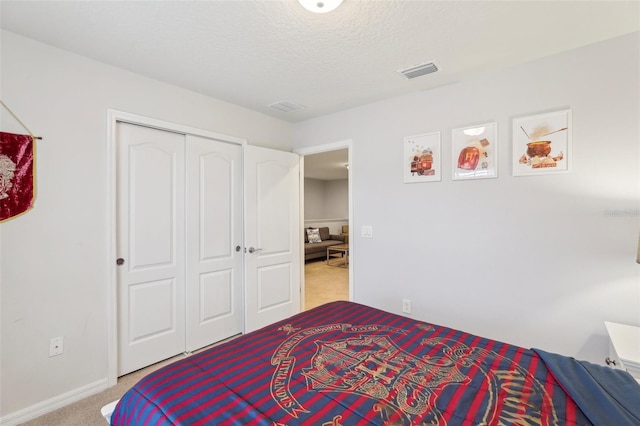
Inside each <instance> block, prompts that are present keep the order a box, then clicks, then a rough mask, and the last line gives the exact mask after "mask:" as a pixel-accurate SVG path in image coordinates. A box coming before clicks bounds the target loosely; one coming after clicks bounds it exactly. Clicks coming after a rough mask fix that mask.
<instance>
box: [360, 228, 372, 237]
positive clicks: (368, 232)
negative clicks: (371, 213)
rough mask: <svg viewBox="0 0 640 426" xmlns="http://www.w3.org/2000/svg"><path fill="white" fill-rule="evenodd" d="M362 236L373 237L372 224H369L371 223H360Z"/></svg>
mask: <svg viewBox="0 0 640 426" xmlns="http://www.w3.org/2000/svg"><path fill="white" fill-rule="evenodd" d="M362 237H363V238H373V226H371V225H362Z"/></svg>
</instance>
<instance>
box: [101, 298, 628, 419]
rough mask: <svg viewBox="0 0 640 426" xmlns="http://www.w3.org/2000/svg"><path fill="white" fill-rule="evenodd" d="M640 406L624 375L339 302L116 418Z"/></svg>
mask: <svg viewBox="0 0 640 426" xmlns="http://www.w3.org/2000/svg"><path fill="white" fill-rule="evenodd" d="M590 369H593V371H595V373H594V372H593V371H591V370H590ZM574 370H575V371H574ZM585 372H586V373H585ZM565 376H568V378H567V377H565ZM581 376H585V377H581ZM598 376H602V377H598ZM559 377H561V378H562V381H560V380H559ZM594 377H598V379H597V380H595V379H594ZM578 378H580V380H578ZM585 378H586V382H585V381H584V380H585ZM565 382H568V383H565ZM600 382H602V383H600ZM594 383H597V384H596V385H594ZM572 388H576V389H572ZM574 394H575V395H574ZM581 394H582V395H581ZM585 400H586V402H585ZM581 404H582V405H581ZM634 405H635V407H634ZM639 410H640V385H639V384H638V383H637V382H636V381H635V380H634V379H633V378H632V377H631V376H630V375H629V374H628V373H626V372H624V371H619V370H613V369H608V368H606V367H601V366H596V365H593V364H589V363H581V362H578V361H576V360H573V359H572V358H567V357H562V356H559V355H555V354H551V353H547V352H544V351H540V350H531V349H525V348H521V347H517V346H514V345H510V344H507V343H501V342H498V341H495V340H491V339H487V338H482V337H479V336H474V335H472V334H469V333H465V332H463V331H459V330H454V329H451V328H447V327H443V326H438V325H434V324H429V323H426V322H421V321H416V320H414V319H411V318H407V317H403V316H399V315H395V314H391V313H388V312H384V311H381V310H378V309H374V308H371V307H367V306H364V305H360V304H357V303H353V302H333V303H329V304H326V305H323V306H320V307H317V308H314V309H312V310H309V311H306V312H303V313H300V314H298V315H295V316H293V317H291V318H288V319H286V320H283V321H280V322H278V323H275V324H272V325H270V326H267V327H265V328H262V329H260V330H257V331H255V332H253V333H249V334H246V335H243V336H240V337H238V338H236V339H234V340H232V341H230V342H227V343H224V344H221V345H219V346H216V347H213V348H210V349H207V350H204V351H202V352H199V353H196V354H193V355H191V356H189V357H187V358H184V359H182V360H180V361H177V362H175V363H172V364H170V365H167V366H165V367H163V368H161V369H159V370H157V371H155V372H153V373H151V374H150V375H148V376H146V377H145V378H143V379H142V380H140V381H139V382H138V383H137V384H136V385H135V386H134V387H133V388H131V389H130V390H129V391H128V392H127V393H126V394H125V395H124V396H123V397H122V398H121V399H120V401H119V402H117V404H116V406H115V410H114V411H113V414H112V415H111V417H110V421H111V424H112V425H127V426H130V425H151V424H153V425H274V426H276V425H278V426H279V425H299V424H301V425H336V426H337V425H355V424H358V425H360V424H371V425H416V424H420V425H498V424H504V425H530V424H531V425H533V424H544V425H565V424H566V425H590V424H596V425H597V424H607V425H617V426H621V425H626V424H629V425H638V424H640V413H639ZM594 412H595V413H594ZM603 419H605V421H606V423H601V422H602V421H603Z"/></svg>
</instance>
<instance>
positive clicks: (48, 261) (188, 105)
mask: <svg viewBox="0 0 640 426" xmlns="http://www.w3.org/2000/svg"><path fill="white" fill-rule="evenodd" d="M1 36H2V40H1V43H2V44H1V49H0V51H1V55H2V56H1V59H2V61H1V62H2V63H1V67H2V68H1V70H0V71H1V76H2V86H1V89H2V94H1V96H2V100H3V101H4V102H5V103H7V104H8V105H9V106H10V107H11V108H12V110H13V111H14V112H15V113H16V114H17V115H18V116H19V117H20V118H21V119H22V121H24V122H25V124H27V125H28V126H29V127H30V129H31V130H32V131H33V132H35V133H37V134H38V135H41V136H42V137H44V139H43V140H42V141H38V142H37V144H36V145H37V156H36V161H37V198H36V202H35V208H34V210H32V211H31V212H29V213H28V214H26V215H24V216H21V217H19V218H17V219H14V220H11V221H8V222H5V223H3V224H1V225H0V251H1V253H0V289H1V292H2V300H1V306H0V308H1V309H0V310H1V323H2V324H1V331H0V340H1V341H2V345H1V348H2V349H1V351H0V357H1V360H0V375H1V377H2V380H1V383H2V384H1V389H0V395H1V398H0V401H1V402H0V403H1V406H0V415H1V416H7V415H8V414H11V413H15V412H18V411H19V410H24V409H27V408H28V407H33V406H37V407H39V405H38V404H46V403H47V401H49V402H50V401H52V400H55V398H58V397H62V396H64V397H69V395H68V393H70V392H71V393H73V392H78V391H82V390H83V389H85V390H86V389H87V388H92V387H96V386H99V385H100V384H102V383H105V382H106V377H107V319H108V307H107V281H106V279H107V278H106V277H107V273H106V271H107V265H106V263H105V262H106V260H107V249H108V247H107V235H106V224H107V219H108V212H107V195H106V187H107V185H106V181H107V151H106V146H107V141H106V138H107V109H116V110H120V111H126V112H130V113H134V114H138V115H143V116H148V117H152V118H157V119H161V120H166V121H170V122H175V123H179V124H183V125H186V126H191V127H196V128H200V129H205V130H210V131H214V132H217V133H222V134H226V135H231V136H236V137H240V138H245V139H248V141H249V143H250V144H252V145H260V146H265V147H270V148H277V149H282V150H287V151H289V150H291V141H290V125H289V124H288V123H285V122H283V121H280V120H276V119H273V118H270V117H267V116H265V115H262V114H258V113H255V112H251V111H248V110H246V109H243V108H240V107H238V106H234V105H231V104H227V103H224V102H221V101H218V100H215V99H212V98H208V97H205V96H202V95H199V94H196V93H193V92H189V91H186V90H183V89H179V88H176V87H172V86H168V85H166V84H162V83H159V82H157V81H154V80H150V79H146V78H143V77H141V76H138V75H135V74H132V73H129V72H125V71H122V70H119V69H116V68H113V67H109V66H105V65H103V64H100V63H97V62H95V61H91V60H89V59H86V58H82V57H79V56H76V55H73V54H70V53H68V52H65V51H62V50H58V49H54V48H51V47H49V46H46V45H44V44H41V43H37V42H34V41H31V40H29V39H25V38H23V37H20V36H18V35H15V34H12V33H9V32H6V31H3V32H2V34H1ZM2 130H3V131H9V132H15V133H24V132H25V131H24V129H22V128H20V126H19V125H18V124H17V123H16V122H15V121H14V120H13V119H12V118H11V117H10V116H9V115H8V114H6V112H5V111H2ZM58 336H64V354H63V355H61V356H57V357H52V358H49V357H48V351H49V339H50V338H52V337H58Z"/></svg>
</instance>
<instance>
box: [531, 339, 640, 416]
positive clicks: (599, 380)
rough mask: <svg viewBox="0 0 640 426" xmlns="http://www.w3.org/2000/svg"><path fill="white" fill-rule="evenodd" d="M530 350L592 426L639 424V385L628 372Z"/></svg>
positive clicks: (539, 350)
mask: <svg viewBox="0 0 640 426" xmlns="http://www.w3.org/2000/svg"><path fill="white" fill-rule="evenodd" d="M533 351H535V352H536V353H537V354H538V355H539V356H540V358H542V361H543V362H544V363H545V365H546V366H547V368H548V369H549V370H550V371H551V373H552V374H553V376H554V377H555V378H556V380H557V381H558V382H559V383H560V385H561V386H562V387H563V388H564V390H565V392H567V393H568V394H569V395H570V396H571V398H572V399H573V400H574V401H575V402H576V404H577V405H578V407H580V409H581V410H582V412H584V414H585V415H586V416H587V417H588V418H589V420H590V421H591V422H592V423H593V424H594V425H596V426H600V425H602V426H609V425H616V426H624V425H630V426H638V425H640V384H638V382H637V381H636V380H635V379H634V378H633V377H632V376H631V375H630V374H629V373H627V372H626V371H623V370H616V369H613V368H609V367H604V366H601V365H596V364H592V363H590V362H587V361H577V360H576V359H574V358H570V357H566V356H563V355H558V354H553V353H550V352H545V351H543V350H541V349H535V348H533Z"/></svg>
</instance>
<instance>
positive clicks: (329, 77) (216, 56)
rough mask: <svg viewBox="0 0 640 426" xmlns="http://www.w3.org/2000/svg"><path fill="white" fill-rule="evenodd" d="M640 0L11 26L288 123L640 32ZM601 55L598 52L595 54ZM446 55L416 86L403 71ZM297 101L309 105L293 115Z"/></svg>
mask: <svg viewBox="0 0 640 426" xmlns="http://www.w3.org/2000/svg"><path fill="white" fill-rule="evenodd" d="M639 6H640V2H638V1H630V2H622V1H586V2H580V1H520V0H512V1H454V0H449V1H428V0H424V1H416V0H414V1H399V0H378V1H375V0H344V3H343V4H342V5H341V6H340V7H339V8H338V9H336V10H335V11H333V12H330V13H326V14H313V13H310V12H308V11H306V10H305V9H303V8H302V7H301V6H300V5H299V4H298V2H297V1H295V0H281V1H277V0H272V1H264V0H263V1H258V0H243V1H220V0H217V1H216V0H209V1H135V2H134V1H15V0H2V1H1V2H0V14H1V18H2V19H1V25H2V28H4V29H6V30H9V31H12V32H15V33H18V34H21V35H24V36H26V37H30V38H33V39H36V40H40V41H42V42H44V43H47V44H50V45H53V46H57V47H60V48H62V49H66V50H69V51H72V52H75V53H78V54H81V55H84V56H88V57H91V58H94V59H96V60H98V61H101V62H104V63H107V64H111V65H114V66H117V67H121V68H124V69H127V70H130V71H133V72H136V73H139V74H142V75H146V76H148V77H151V78H154V79H157V80H161V81H165V82H167V83H170V84H174V85H178V86H182V87H185V88H187V89H191V90H193V91H196V92H199V93H202V94H205V95H208V96H212V97H214V98H217V99H220V100H224V101H228V102H231V103H234V104H237V105H241V106H244V107H246V108H249V109H252V110H255V111H259V112H262V113H265V114H268V115H271V116H274V117H277V118H280V119H283V120H287V121H289V122H298V121H301V120H305V119H309V118H313V117H317V116H321V115H325V114H330V113H333V112H337V111H341V110H344V109H348V108H352V107H355V106H358V105H363V104H366V103H370V102H374V101H378V100H382V99H386V98H389V97H393V96H397V95H401V94H406V93H409V92H413V91H421V90H427V89H431V88H434V87H438V86H442V85H446V84H451V83H454V82H456V81H459V80H461V79H464V78H467V77H470V76H473V75H476V74H478V73H482V72H486V71H489V70H492V69H495V68H500V67H506V66H511V65H515V64H518V63H523V62H526V61H530V60H533V59H536V58H539V57H543V56H547V55H551V54H555V53H559V52H562V51H565V50H569V49H573V48H576V47H579V46H583V45H587V44H591V43H595V42H598V41H601V40H604V39H608V38H612V37H616V36H619V35H623V34H627V33H630V32H633V31H638V30H639V29H640V26H639V21H640V18H639V10H640V8H639ZM594 60H597V58H594ZM427 61H435V62H436V64H437V65H438V66H439V67H440V71H438V72H437V73H435V74H431V75H427V76H423V77H419V78H416V79H414V80H406V79H405V78H404V77H403V76H401V75H400V74H399V73H398V70H400V69H404V68H408V67H411V66H414V65H417V64H421V63H424V62H427ZM279 101H291V102H294V103H298V104H302V105H305V106H306V108H304V109H301V110H297V111H291V112H287V113H285V112H281V111H277V110H275V109H273V108H269V107H268V106H267V105H269V104H272V103H275V102H279Z"/></svg>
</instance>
